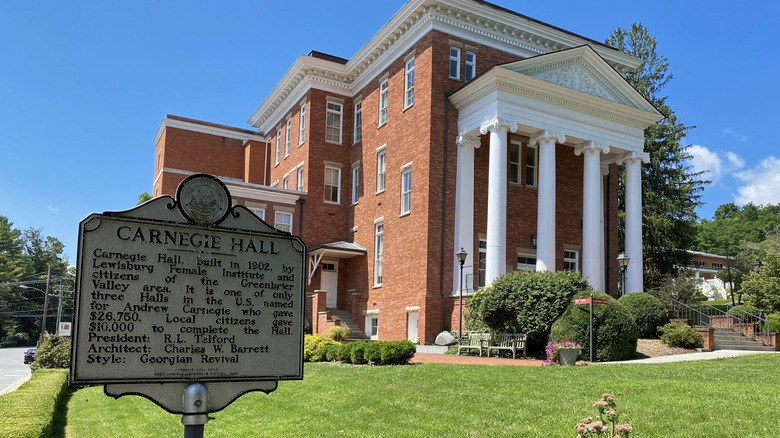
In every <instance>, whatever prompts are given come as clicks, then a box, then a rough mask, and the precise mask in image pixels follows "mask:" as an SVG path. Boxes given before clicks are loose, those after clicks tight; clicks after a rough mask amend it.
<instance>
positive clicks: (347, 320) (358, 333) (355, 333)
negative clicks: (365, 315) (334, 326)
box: [328, 309, 368, 341]
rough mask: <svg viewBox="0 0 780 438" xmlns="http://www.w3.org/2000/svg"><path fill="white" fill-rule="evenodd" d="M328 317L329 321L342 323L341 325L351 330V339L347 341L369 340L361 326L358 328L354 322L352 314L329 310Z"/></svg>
mask: <svg viewBox="0 0 780 438" xmlns="http://www.w3.org/2000/svg"><path fill="white" fill-rule="evenodd" d="M328 316H329V319H332V320H334V321H340V324H341V325H343V326H345V327H347V328H348V329H349V337H347V341H367V340H368V337H367V336H366V334H365V333H363V331H362V330H360V326H358V325H357V324H355V323H354V322H353V321H352V312H349V311H347V310H335V309H328Z"/></svg>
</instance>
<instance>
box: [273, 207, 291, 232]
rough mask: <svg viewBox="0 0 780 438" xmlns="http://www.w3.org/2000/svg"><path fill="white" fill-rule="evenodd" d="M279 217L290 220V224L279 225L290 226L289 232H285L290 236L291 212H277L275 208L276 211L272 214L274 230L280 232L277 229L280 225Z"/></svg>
mask: <svg viewBox="0 0 780 438" xmlns="http://www.w3.org/2000/svg"><path fill="white" fill-rule="evenodd" d="M279 215H281V216H283V217H285V216H286V217H289V218H290V223H289V224H286V223H281V225H289V226H290V230H289V231H287V232H288V233H290V234H292V227H293V213H292V212H291V211H279V209H278V208H277V211H275V212H274V228H276V229H277V230H280V229H279V227H278V225H280V221H279ZM280 231H285V230H280Z"/></svg>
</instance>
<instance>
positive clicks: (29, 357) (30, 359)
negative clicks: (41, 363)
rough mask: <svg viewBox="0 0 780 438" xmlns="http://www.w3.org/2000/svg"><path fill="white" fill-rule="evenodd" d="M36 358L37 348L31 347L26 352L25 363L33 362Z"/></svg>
mask: <svg viewBox="0 0 780 438" xmlns="http://www.w3.org/2000/svg"><path fill="white" fill-rule="evenodd" d="M34 360H35V349H34V348H30V349H28V350H27V351H25V352H24V363H32V362H33V361H34Z"/></svg>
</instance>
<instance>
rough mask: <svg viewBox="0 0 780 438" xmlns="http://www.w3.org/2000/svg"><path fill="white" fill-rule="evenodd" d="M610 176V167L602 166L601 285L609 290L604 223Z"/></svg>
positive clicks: (600, 220) (600, 181)
mask: <svg viewBox="0 0 780 438" xmlns="http://www.w3.org/2000/svg"><path fill="white" fill-rule="evenodd" d="M607 175H609V165H602V166H601V178H599V183H600V184H601V187H600V188H599V193H601V208H600V209H599V211H601V214H600V215H599V242H600V246H601V256H600V257H601V285H602V286H603V287H604V289H608V288H609V287H608V285H607V278H606V272H607V266H608V264H607V257H606V254H607V251H608V249H607V248H606V247H605V242H604V240H605V239H604V232H605V231H604V230H605V229H606V223H605V222H604V216H606V211H605V206H604V177H605V176H607Z"/></svg>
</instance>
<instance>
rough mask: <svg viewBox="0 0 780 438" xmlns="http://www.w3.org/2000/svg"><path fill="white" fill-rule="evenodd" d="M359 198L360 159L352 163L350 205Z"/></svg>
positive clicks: (355, 202)
mask: <svg viewBox="0 0 780 438" xmlns="http://www.w3.org/2000/svg"><path fill="white" fill-rule="evenodd" d="M359 198H360V161H357V162H355V163H354V164H352V205H355V204H357V203H358V199H359Z"/></svg>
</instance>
